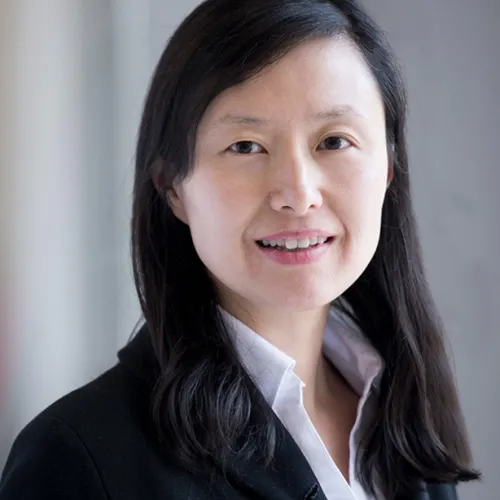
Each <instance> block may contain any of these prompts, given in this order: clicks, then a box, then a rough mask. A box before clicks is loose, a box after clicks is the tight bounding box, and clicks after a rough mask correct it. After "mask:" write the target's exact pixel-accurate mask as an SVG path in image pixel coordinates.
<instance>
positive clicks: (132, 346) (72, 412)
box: [0, 329, 457, 500]
mask: <svg viewBox="0 0 500 500" xmlns="http://www.w3.org/2000/svg"><path fill="white" fill-rule="evenodd" d="M119 359H120V361H119V363H118V364H117V365H116V366H115V367H113V368H112V369H110V370H109V371H107V372H106V373H104V374H103V375H101V376H100V377H98V378H97V379H96V380H94V381H93V382H91V383H89V384H88V385H86V386H85V387H83V388H81V389H79V390H77V391H75V392H73V393H71V394H69V395H67V396H65V397H64V398H62V399H61V400H59V401H58V402H56V403H54V404H53V405H52V406H50V407H49V408H48V409H47V410H45V411H44V412H43V413H41V414H40V415H39V416H38V417H36V418H35V419H34V420H33V421H32V422H31V423H30V424H29V425H28V426H27V427H26V428H25V429H24V430H23V431H22V432H21V434H20V435H19V436H18V438H17V440H16V442H15V443H14V446H13V448H12V450H11V453H10V456H9V458H8V461H7V464H6V467H5V469H4V472H3V477H2V480H1V482H0V500H42V499H43V500H45V499H50V500H63V499H64V500H66V499H71V500H84V499H85V500H88V499H93V500H115V499H116V500H117V499H120V500H132V499H134V500H135V499H141V500H142V499H147V500H167V499H169V500H177V499H178V500H181V499H182V500H187V499H189V500H205V499H219V498H228V499H234V500H243V499H273V500H312V499H315V500H326V497H325V496H324V493H323V492H322V490H321V488H320V487H319V485H318V483H317V480H316V478H315V476H314V474H313V472H312V470H311V468H310V467H309V464H308V463H307V461H306V459H305V457H304V456H303V454H302V453H301V451H300V449H299V448H298V446H297V445H296V443H295V442H294V440H293V439H292V438H291V436H290V435H289V434H288V433H287V432H286V430H284V433H285V436H286V437H285V439H284V440H283V441H282V442H280V444H279V446H278V449H277V454H276V460H275V466H274V468H273V469H272V470H271V469H269V470H265V469H264V468H263V466H262V465H261V464H260V463H257V462H244V461H232V462H231V464H230V466H229V471H228V474H227V478H226V479H224V478H223V477H222V476H216V477H215V478H213V481H212V482H209V481H208V480H207V479H202V478H199V477H197V476H196V477H195V476H194V475H193V474H191V473H189V472H188V471H186V470H183V469H181V468H179V467H177V466H175V465H174V464H173V463H172V462H171V461H169V460H168V459H167V458H166V456H165V455H162V453H161V451H160V449H159V447H158V446H157V444H156V443H157V441H156V439H155V434H154V429H153V427H152V424H151V422H150V419H149V418H148V409H149V394H150V391H151V388H152V386H153V383H154V380H155V378H156V376H157V374H158V372H157V364H156V361H155V359H154V355H153V352H152V348H151V344H150V342H149V339H148V336H147V332H146V330H145V329H143V330H141V331H140V332H139V334H138V335H137V336H136V337H135V338H134V340H133V341H132V342H130V343H129V344H128V345H127V346H126V347H125V348H124V349H122V350H121V351H120V353H119ZM278 422H279V421H278ZM456 498H457V497H456V492H455V488H454V486H453V485H446V484H433V485H431V484H425V483H423V484H422V490H421V492H420V493H418V494H417V495H416V496H415V497H414V498H412V499H408V500H456Z"/></svg>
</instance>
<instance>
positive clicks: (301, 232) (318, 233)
mask: <svg viewBox="0 0 500 500" xmlns="http://www.w3.org/2000/svg"><path fill="white" fill-rule="evenodd" d="M333 236H334V235H333V234H332V233H331V232H329V231H325V230H324V229H297V230H295V231H282V232H280V233H274V234H270V235H268V236H264V237H262V238H259V239H258V240H257V241H264V240H266V241H273V240H285V239H287V240H300V239H304V238H318V237H323V238H332V237H333Z"/></svg>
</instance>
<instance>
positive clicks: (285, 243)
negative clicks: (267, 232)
mask: <svg viewBox="0 0 500 500" xmlns="http://www.w3.org/2000/svg"><path fill="white" fill-rule="evenodd" d="M326 240H327V238H324V237H323V236H319V237H314V238H302V239H300V240H294V239H289V240H263V241H262V244H263V245H264V246H265V247H278V248H286V249H287V250H296V249H297V248H309V247H311V246H314V245H321V244H323V243H325V241H326Z"/></svg>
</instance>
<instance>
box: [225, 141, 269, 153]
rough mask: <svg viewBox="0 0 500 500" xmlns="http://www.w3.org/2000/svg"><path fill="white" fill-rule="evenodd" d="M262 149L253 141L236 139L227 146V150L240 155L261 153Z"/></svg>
mask: <svg viewBox="0 0 500 500" xmlns="http://www.w3.org/2000/svg"><path fill="white" fill-rule="evenodd" d="M263 150H264V149H263V148H262V146H259V144H257V143H256V142H253V141H238V142H235V143H234V144H231V146H229V151H231V152H232V153H236V154H240V155H249V154H252V153H262V151H263Z"/></svg>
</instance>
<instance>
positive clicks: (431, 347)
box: [132, 0, 479, 499]
mask: <svg viewBox="0 0 500 500" xmlns="http://www.w3.org/2000/svg"><path fill="white" fill-rule="evenodd" d="M320 37H346V38H348V39H350V40H351V41H352V42H354V43H355V44H356V46H357V47H358V48H359V50H360V52H361V53H362V55H363V56H364V59H365V60H366V62H367V64H368V66H369V67H370V69H371V71H372V73H373V75H374V77H375V78H376V80H377V82H378V86H379V89H380V93H381V96H382V99H383V103H384V107H385V117H386V136H387V142H388V150H389V151H390V156H391V161H392V163H393V166H394V176H393V179H392V182H391V185H390V188H389V189H388V192H387V195H386V199H385V201H384V206H383V215H382V230H381V237H380V242H379V245H378V248H377V250H376V253H375V255H374V257H373V259H372V261H371V262H370V264H369V265H368V267H367V269H366V270H365V272H364V273H363V274H362V275H361V277H360V278H359V279H358V280H357V281H356V282H355V283H354V284H353V285H352V286H351V287H350V288H349V289H348V290H347V291H346V292H345V293H344V294H343V295H342V297H341V301H344V303H346V304H348V305H349V308H350V310H352V314H353V317H354V318H355V320H356V321H357V323H358V324H359V326H360V327H361V329H362V330H363V332H364V334H365V335H366V336H367V337H368V338H369V340H370V341H371V342H372V344H373V345H374V347H375V348H376V349H377V350H378V352H379V353H380V355H381V357H382V358H383V360H384V362H385V369H384V372H383V377H382V379H381V385H380V398H379V401H378V408H377V410H376V413H375V416H374V418H373V421H372V422H371V425H370V426H369V428H368V429H367V430H366V432H365V433H364V436H363V438H362V441H361V443H360V447H359V453H358V460H357V467H356V471H357V474H358V477H359V479H360V481H361V482H362V484H363V485H364V487H365V488H366V489H367V490H369V491H371V492H372V494H375V490H374V487H375V486H376V487H377V489H378V490H379V491H380V492H381V493H382V495H383V496H384V498H386V499H392V498H395V497H396V496H398V495H403V496H404V495H405V493H408V492H410V491H412V489H413V488H414V485H415V482H416V481H418V480H420V479H423V480H427V481H439V482H457V481H464V480H471V479H477V478H478V477H479V473H477V472H476V471H474V470H472V469H471V465H470V462H471V452H470V447H469V444H468V438H467V433H466V429H465V425H464V420H463V416H462V413H461V409H460V405H459V402H458V397H457V391H456V387H455V384H454V378H453V373H452V371H451V369H450V363H449V360H448V358H447V354H446V350H445V345H444V337H443V328H442V325H441V322H440V320H439V317H438V315H437V313H436V309H435V306H434V302H433V300H432V298H431V295H430V293H429V287H428V285H427V282H426V279H425V276H424V269H423V264H422V257H421V251H420V245H419V239H418V235H417V227H416V221H415V217H414V213H413V208H412V202H411V193H410V182H409V173H408V157H407V146H406V137H405V122H406V94H405V88H404V84H403V81H402V78H401V74H400V71H399V69H398V65H397V62H396V60H395V57H394V55H393V53H392V50H391V48H390V47H389V45H388V44H387V42H386V40H385V37H384V35H383V33H382V31H381V30H380V29H379V28H378V27H377V26H376V25H375V23H374V22H373V20H372V19H371V18H370V17H369V16H368V15H367V13H366V12H365V11H364V9H363V8H362V7H361V6H360V5H359V4H358V3H357V2H356V1H353V0H238V1H235V0H208V1H206V2H203V3H202V4H201V5H200V6H199V7H198V8H196V9H195V10H194V11H193V12H192V14H191V15H189V17H187V18H186V19H185V20H184V22H183V23H182V24H181V25H180V27H179V28H178V29H177V31H176V32H175V33H174V35H173V36H172V38H171V39H170V41H169V43H168V45H167V47H166V49H165V51H164V52H163V54H162V56H161V58H160V60H159V63H158V65H157V67H156V70H155V73H154V76H153V79H152V82H151V85H150V88H149V93H148V95H147V99H146V102H145V108H144V113H143V116H142V122H141V125H140V131H139V137H138V144H137V151H136V172H135V186H134V203H133V218H132V253H133V265H134V274H135V281H136V286H137V290H138V294H139V298H140V302H141V306H142V310H143V313H144V317H145V320H146V323H147V326H148V329H149V331H150V334H151V338H152V342H153V345H154V349H155V352H156V356H157V358H158V361H159V364H160V368H161V375H160V377H159V380H158V383H157V384H156V387H155V390H154V394H153V401H152V412H153V419H154V423H155V425H156V429H157V432H158V436H159V437H160V439H161V442H162V443H163V444H164V445H165V448H166V449H169V450H171V451H172V455H173V456H175V457H176V459H177V460H178V461H179V463H180V464H181V465H183V466H186V467H189V468H190V469H191V470H193V468H194V469H196V470H198V469H199V468H200V465H201V464H212V465H215V466H217V465H221V464H224V463H225V459H227V457H228V456H230V454H231V453H239V454H242V455H244V456H248V457H251V456H256V455H262V458H263V459H265V460H266V461H267V462H268V463H269V462H271V461H272V458H273V451H274V448H275V445H276V436H277V434H276V432H277V431H276V428H275V425H274V424H273V423H272V422H273V420H272V419H271V418H269V416H270V413H269V412H270V411H271V410H270V408H269V407H268V406H267V405H266V404H265V402H264V401H263V399H262V397H260V395H259V393H258V391H256V388H255V386H254V384H253V382H252V380H251V379H250V377H249V375H248V374H247V373H246V371H245V370H244V368H243V366H242V365H241V363H240V361H239V358H238V356H237V353H236V350H235V348H234V345H233V343H232V342H231V337H230V335H229V334H228V332H227V330H226V328H225V325H224V323H223V321H222V318H221V316H220V313H219V310H218V303H219V302H218V296H217V292H216V289H215V287H214V284H213V283H212V281H211V280H210V278H209V276H208V273H207V271H206V269H205V267H204V265H203V264H202V263H201V261H200V259H199V258H198V256H197V253H196V251H195V248H194V245H193V242H192V239H191V235H190V232H189V228H188V227H187V226H186V225H185V224H184V223H182V222H181V221H179V220H178V219H177V218H176V217H175V216H174V215H173V213H172V210H171V209H170V207H169V204H168V202H167V199H166V196H165V191H166V190H167V189H169V188H170V187H171V186H172V185H173V182H174V181H178V180H179V181H180V180H183V179H185V178H186V177H187V176H188V175H189V173H190V171H191V169H192V168H193V155H194V151H195V140H196V132H197V127H198V125H199V122H200V120H201V118H202V116H203V114H204V112H205V110H206V109H207V107H208V105H209V104H210V102H211V101H212V100H213V99H214V98H215V97H216V96H217V95H218V94H220V93H221V92H222V91H224V90H226V89H228V88H230V87H232V86H234V85H236V84H238V83H241V82H243V81H245V80H247V79H248V78H250V77H251V76H254V75H256V74H257V73H258V72H259V71H261V70H262V69H263V68H265V67H266V66H268V65H270V64H272V63H273V62H276V61H278V60H279V59H280V58H281V57H283V56H284V55H285V54H286V53H287V52H289V51H290V50H291V49H293V48H294V47H296V46H297V45H298V44H300V43H302V42H305V41H307V40H311V39H316V38H320ZM256 415H260V416H261V418H260V420H259V422H260V423H259V425H257V426H255V425H254V423H253V422H255V420H253V419H252V417H255V416H256Z"/></svg>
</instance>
